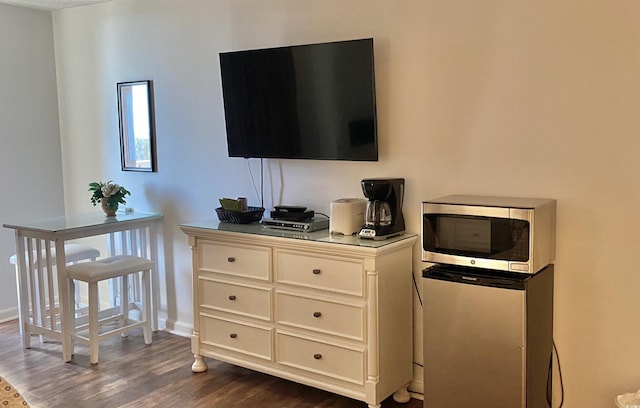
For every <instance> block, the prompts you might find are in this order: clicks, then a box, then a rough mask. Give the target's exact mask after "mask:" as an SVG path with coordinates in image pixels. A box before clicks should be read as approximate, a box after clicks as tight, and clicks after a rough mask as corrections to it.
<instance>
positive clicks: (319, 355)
mask: <svg viewBox="0 0 640 408" xmlns="http://www.w3.org/2000/svg"><path fill="white" fill-rule="evenodd" d="M313 358H315V359H316V360H320V359H321V358H322V354H314V355H313Z"/></svg>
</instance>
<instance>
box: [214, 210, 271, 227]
mask: <svg viewBox="0 0 640 408" xmlns="http://www.w3.org/2000/svg"><path fill="white" fill-rule="evenodd" d="M263 213H264V208H263V207H248V208H247V211H230V210H225V209H224V208H222V207H218V208H216V214H218V219H219V220H220V221H222V222H231V223H234V224H249V223H252V222H258V221H260V220H261V219H262V214H263Z"/></svg>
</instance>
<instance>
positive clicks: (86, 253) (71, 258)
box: [9, 244, 100, 265]
mask: <svg viewBox="0 0 640 408" xmlns="http://www.w3.org/2000/svg"><path fill="white" fill-rule="evenodd" d="M26 254H28V252H26ZM64 255H65V261H66V262H67V263H71V262H73V263H75V262H79V261H84V260H85V259H96V258H98V257H99V256H100V251H98V250H97V249H95V248H93V247H90V246H88V245H82V244H64ZM41 257H42V259H45V257H46V250H44V249H43V250H42V254H41ZM27 259H29V258H28V257H27ZM36 259H37V251H35V250H34V251H32V256H31V260H32V261H33V263H34V264H35V263H36ZM9 262H11V264H12V265H16V264H17V263H18V255H17V254H13V255H12V256H11V257H10V258H9ZM55 262H56V249H55V248H51V263H53V264H55Z"/></svg>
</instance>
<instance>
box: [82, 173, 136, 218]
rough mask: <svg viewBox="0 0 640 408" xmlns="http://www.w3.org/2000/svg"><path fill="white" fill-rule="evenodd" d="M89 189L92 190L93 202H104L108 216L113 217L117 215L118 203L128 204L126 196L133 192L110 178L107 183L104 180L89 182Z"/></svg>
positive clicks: (103, 205)
mask: <svg viewBox="0 0 640 408" xmlns="http://www.w3.org/2000/svg"><path fill="white" fill-rule="evenodd" d="M89 191H91V192H92V193H91V204H93V205H97V204H98V203H101V204H102V210H103V211H104V212H105V214H107V217H113V216H115V215H116V211H117V210H118V205H120V204H126V203H127V201H126V200H125V197H126V196H128V195H131V192H130V191H129V190H127V189H126V188H124V187H122V186H120V185H118V184H116V183H114V182H113V181H111V180H109V181H107V182H106V183H105V182H103V181H100V182H95V181H94V182H92V183H89Z"/></svg>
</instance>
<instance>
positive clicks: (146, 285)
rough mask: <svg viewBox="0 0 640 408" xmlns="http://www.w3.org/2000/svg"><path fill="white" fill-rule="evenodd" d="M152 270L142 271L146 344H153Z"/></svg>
mask: <svg viewBox="0 0 640 408" xmlns="http://www.w3.org/2000/svg"><path fill="white" fill-rule="evenodd" d="M150 278H151V271H150V270H146V271H144V272H142V316H143V318H144V322H145V323H144V329H143V333H144V344H151V340H152V339H151V282H150Z"/></svg>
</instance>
